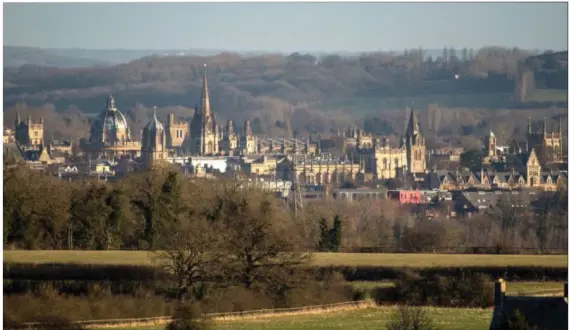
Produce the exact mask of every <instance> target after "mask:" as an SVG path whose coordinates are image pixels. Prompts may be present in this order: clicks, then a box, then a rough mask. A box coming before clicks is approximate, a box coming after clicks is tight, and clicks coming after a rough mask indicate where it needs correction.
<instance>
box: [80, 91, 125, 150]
mask: <svg viewBox="0 0 570 330" xmlns="http://www.w3.org/2000/svg"><path fill="white" fill-rule="evenodd" d="M130 139H131V136H130V131H129V127H128V125H127V120H126V119H125V116H124V115H123V114H122V113H121V112H120V111H119V110H118V109H117V108H116V107H115V99H114V98H113V96H112V95H109V97H108V98H107V108H106V109H105V110H103V112H101V114H100V115H99V117H98V118H97V120H96V121H95V122H94V123H93V126H92V127H91V139H90V140H91V141H98V142H103V143H115V142H121V141H130Z"/></svg>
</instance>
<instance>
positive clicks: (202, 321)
mask: <svg viewBox="0 0 570 330" xmlns="http://www.w3.org/2000/svg"><path fill="white" fill-rule="evenodd" d="M210 328H211V322H210V320H209V319H207V318H204V316H203V315H202V313H201V312H200V309H199V308H198V307H197V306H196V305H194V304H193V305H180V306H178V307H177V308H176V310H175V312H174V320H173V321H172V322H170V323H168V324H167V325H166V330H207V329H210Z"/></svg>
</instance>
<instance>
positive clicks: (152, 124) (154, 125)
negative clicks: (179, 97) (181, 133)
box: [145, 107, 164, 131]
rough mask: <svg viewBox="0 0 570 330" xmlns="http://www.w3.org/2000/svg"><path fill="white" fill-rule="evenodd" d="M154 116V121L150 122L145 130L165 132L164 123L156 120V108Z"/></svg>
mask: <svg viewBox="0 0 570 330" xmlns="http://www.w3.org/2000/svg"><path fill="white" fill-rule="evenodd" d="M153 110H154V115H153V117H152V119H151V120H150V121H149V122H148V124H146V126H145V129H147V130H149V131H157V130H158V131H163V130H164V126H163V125H162V123H161V122H160V121H159V120H158V118H156V107H154V109H153Z"/></svg>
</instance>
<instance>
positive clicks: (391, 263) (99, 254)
mask: <svg viewBox="0 0 570 330" xmlns="http://www.w3.org/2000/svg"><path fill="white" fill-rule="evenodd" d="M4 262H5V263H6V262H12V263H32V264H41V263H64V264H65V263H72V264H92V265H152V254H151V253H149V252H147V251H37V250H36V251H23V250H13V251H4ZM310 263H311V265H313V266H372V267H410V268H434V267H459V266H461V267H476V266H487V267H489V266H501V267H507V266H535V267H568V257H567V255H483V254H477V255H467V254H445V255H441V254H427V253H426V254H394V253H314V254H313V258H312V260H311V261H310Z"/></svg>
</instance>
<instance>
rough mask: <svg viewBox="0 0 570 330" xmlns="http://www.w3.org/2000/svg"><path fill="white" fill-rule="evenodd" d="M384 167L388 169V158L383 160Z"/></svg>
mask: <svg viewBox="0 0 570 330" xmlns="http://www.w3.org/2000/svg"><path fill="white" fill-rule="evenodd" d="M382 166H383V168H384V169H387V168H388V160H387V159H386V158H384V159H382Z"/></svg>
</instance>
